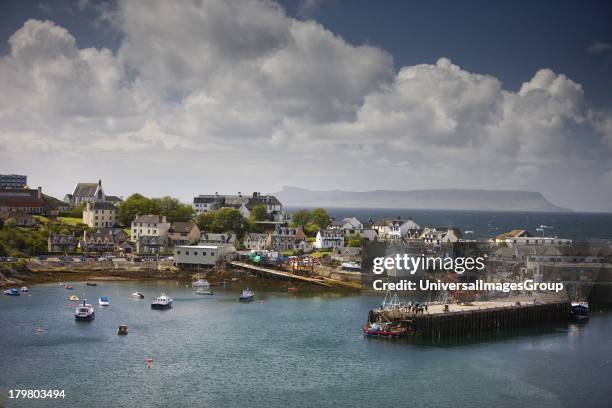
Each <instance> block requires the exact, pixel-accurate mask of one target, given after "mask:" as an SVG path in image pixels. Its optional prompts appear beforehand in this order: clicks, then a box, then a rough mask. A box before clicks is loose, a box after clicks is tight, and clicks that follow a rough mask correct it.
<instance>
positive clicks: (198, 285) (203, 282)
mask: <svg viewBox="0 0 612 408" xmlns="http://www.w3.org/2000/svg"><path fill="white" fill-rule="evenodd" d="M191 286H192V287H194V288H208V287H209V286H210V283H208V281H207V280H206V279H198V280H197V281H195V282H193V283H192V284H191Z"/></svg>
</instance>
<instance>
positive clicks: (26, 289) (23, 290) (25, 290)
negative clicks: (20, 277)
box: [21, 286, 30, 292]
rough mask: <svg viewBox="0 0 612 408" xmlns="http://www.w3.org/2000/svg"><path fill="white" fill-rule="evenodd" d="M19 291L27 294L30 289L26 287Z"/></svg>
mask: <svg viewBox="0 0 612 408" xmlns="http://www.w3.org/2000/svg"><path fill="white" fill-rule="evenodd" d="M21 291H22V292H29V291H30V289H28V287H27V286H23V287H22V288H21Z"/></svg>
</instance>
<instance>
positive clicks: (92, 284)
mask: <svg viewBox="0 0 612 408" xmlns="http://www.w3.org/2000/svg"><path fill="white" fill-rule="evenodd" d="M85 284H86V285H87V286H98V284H97V283H96V282H87V283H85Z"/></svg>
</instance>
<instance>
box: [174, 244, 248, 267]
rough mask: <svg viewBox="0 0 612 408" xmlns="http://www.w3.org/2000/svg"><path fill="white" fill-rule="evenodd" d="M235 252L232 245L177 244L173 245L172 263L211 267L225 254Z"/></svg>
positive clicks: (184, 265) (185, 265) (183, 265)
mask: <svg viewBox="0 0 612 408" xmlns="http://www.w3.org/2000/svg"><path fill="white" fill-rule="evenodd" d="M234 252H236V248H234V246H233V245H228V244H219V245H193V246H184V245H177V246H175V247H174V263H175V264H176V266H178V267H198V266H203V267H211V266H214V265H217V264H218V263H219V262H221V261H222V260H223V259H224V258H225V257H226V256H227V255H229V254H232V253H234Z"/></svg>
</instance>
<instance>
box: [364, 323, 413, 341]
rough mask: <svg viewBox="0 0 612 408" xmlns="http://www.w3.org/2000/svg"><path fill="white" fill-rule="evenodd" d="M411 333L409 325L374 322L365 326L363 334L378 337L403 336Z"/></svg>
mask: <svg viewBox="0 0 612 408" xmlns="http://www.w3.org/2000/svg"><path fill="white" fill-rule="evenodd" d="M409 333H410V330H409V329H408V327H405V326H402V325H400V324H393V323H389V322H374V323H368V324H366V325H365V326H363V334H365V335H366V336H377V337H403V336H407V335H408V334H409Z"/></svg>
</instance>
